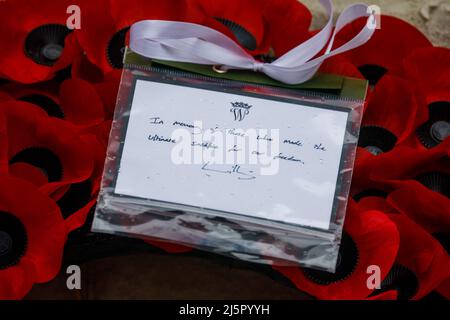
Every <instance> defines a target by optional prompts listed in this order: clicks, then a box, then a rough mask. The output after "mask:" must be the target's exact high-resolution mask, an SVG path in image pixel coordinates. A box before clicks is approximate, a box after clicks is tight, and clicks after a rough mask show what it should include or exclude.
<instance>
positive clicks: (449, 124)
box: [416, 101, 450, 148]
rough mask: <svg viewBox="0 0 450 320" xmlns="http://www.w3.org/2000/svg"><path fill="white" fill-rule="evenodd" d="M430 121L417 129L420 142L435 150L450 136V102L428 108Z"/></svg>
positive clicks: (439, 102)
mask: <svg viewBox="0 0 450 320" xmlns="http://www.w3.org/2000/svg"><path fill="white" fill-rule="evenodd" d="M428 113H429V117H428V121H427V122H425V123H424V124H422V125H421V126H420V127H418V128H417V131H416V134H417V137H418V139H419V141H420V142H421V143H422V145H424V146H425V147H426V148H433V147H435V146H437V145H438V144H440V143H441V142H442V141H444V140H445V139H447V138H448V137H449V136H450V102H449V101H438V102H434V103H431V104H430V105H429V106H428Z"/></svg>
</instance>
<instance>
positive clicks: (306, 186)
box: [115, 79, 348, 229]
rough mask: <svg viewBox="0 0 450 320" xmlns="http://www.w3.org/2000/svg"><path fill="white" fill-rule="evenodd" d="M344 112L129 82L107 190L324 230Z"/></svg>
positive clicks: (333, 191)
mask: <svg viewBox="0 0 450 320" xmlns="http://www.w3.org/2000/svg"><path fill="white" fill-rule="evenodd" d="M347 119H348V112H347V110H344V109H342V110H341V109H336V108H334V109H333V108H325V107H323V106H316V105H311V104H306V103H301V102H299V101H294V100H288V99H282V98H274V97H267V96H263V95H258V94H250V93H241V92H233V93H231V92H223V91H216V90H212V89H205V88H201V87H191V86H182V85H175V84H171V83H163V82H155V81H149V80H145V79H138V80H136V83H135V87H134V93H133V95H132V102H131V109H130V113H129V118H128V120H127V122H128V123H127V130H126V135H125V140H124V142H123V148H122V153H121V155H120V168H119V171H118V174H117V177H116V184H115V193H116V194H121V195H128V196H133V197H139V198H144V199H151V200H157V201H161V202H165V203H176V204H183V205H187V206H190V207H191V209H192V210H193V211H196V208H205V209H209V210H215V211H223V212H227V213H231V214H237V215H241V216H251V217H254V218H261V219H265V220H272V221H277V222H283V223H289V224H294V225H303V226H308V227H315V228H320V229H328V228H329V225H330V220H331V217H332V214H333V204H334V201H335V194H336V188H337V186H336V182H337V178H338V173H339V170H340V165H341V155H342V149H343V143H344V137H345V132H346V126H347Z"/></svg>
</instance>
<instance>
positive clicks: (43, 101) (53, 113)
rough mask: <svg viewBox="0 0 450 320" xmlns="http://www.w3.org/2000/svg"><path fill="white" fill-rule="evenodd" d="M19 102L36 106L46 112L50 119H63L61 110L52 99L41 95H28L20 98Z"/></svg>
mask: <svg viewBox="0 0 450 320" xmlns="http://www.w3.org/2000/svg"><path fill="white" fill-rule="evenodd" d="M19 100H20V101H25V102H29V103H32V104H34V105H36V106H38V107H39V108H41V109H42V110H44V111H45V112H47V114H48V115H49V116H50V117H55V118H59V119H63V118H64V112H63V111H62V110H61V107H60V106H59V105H58V104H57V103H56V102H55V101H54V100H53V99H51V98H50V97H47V96H45V95H43V94H28V95H24V96H22V97H20V98H19Z"/></svg>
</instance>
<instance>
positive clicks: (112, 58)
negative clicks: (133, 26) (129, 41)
mask: <svg viewBox="0 0 450 320" xmlns="http://www.w3.org/2000/svg"><path fill="white" fill-rule="evenodd" d="M129 29H130V27H126V28H123V29H122V30H119V31H118V32H116V33H115V34H114V35H113V36H112V38H111V39H110V40H109V43H108V46H107V48H106V57H107V59H108V62H109V64H110V65H111V66H112V67H113V68H115V69H121V68H122V67H123V55H124V53H125V39H126V37H127V32H128V30H129Z"/></svg>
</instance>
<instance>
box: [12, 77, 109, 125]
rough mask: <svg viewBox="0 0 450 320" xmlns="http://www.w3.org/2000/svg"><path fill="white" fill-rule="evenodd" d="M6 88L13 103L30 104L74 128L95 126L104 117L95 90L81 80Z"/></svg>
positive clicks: (102, 108) (101, 104) (100, 101)
mask: <svg viewBox="0 0 450 320" xmlns="http://www.w3.org/2000/svg"><path fill="white" fill-rule="evenodd" d="M6 88H7V89H8V92H9V93H10V95H11V96H12V97H13V98H15V99H16V100H19V101H25V102H29V103H32V104H33V105H35V106H36V107H38V108H40V109H42V110H44V111H45V112H46V113H47V114H48V115H49V116H51V117H55V118H59V119H64V120H67V121H69V122H71V123H73V124H75V125H77V126H90V125H95V124H98V123H100V122H101V121H103V119H104V117H105V115H104V113H105V110H104V107H103V102H102V100H101V98H100V96H99V95H98V93H97V92H96V90H95V88H94V87H93V86H92V85H91V84H89V83H88V82H86V81H84V80H81V79H69V80H65V81H64V82H62V83H61V84H59V83H56V82H48V83H44V84H39V85H32V86H20V85H17V84H11V85H7V86H6Z"/></svg>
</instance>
